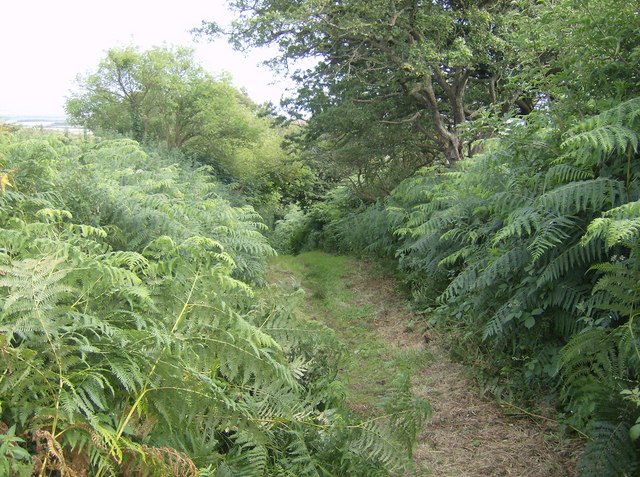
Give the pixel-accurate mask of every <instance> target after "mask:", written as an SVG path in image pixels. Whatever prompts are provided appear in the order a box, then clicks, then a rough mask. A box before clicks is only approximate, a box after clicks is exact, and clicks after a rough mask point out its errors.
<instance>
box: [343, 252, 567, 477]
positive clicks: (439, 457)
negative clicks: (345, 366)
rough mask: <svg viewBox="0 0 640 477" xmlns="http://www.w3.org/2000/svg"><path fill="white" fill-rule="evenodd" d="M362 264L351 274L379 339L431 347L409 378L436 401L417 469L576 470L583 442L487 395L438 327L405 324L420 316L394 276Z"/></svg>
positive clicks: (546, 473) (550, 475)
mask: <svg viewBox="0 0 640 477" xmlns="http://www.w3.org/2000/svg"><path fill="white" fill-rule="evenodd" d="M357 267H358V268H357V270H356V271H354V272H353V273H351V274H350V276H349V281H350V282H351V283H352V284H353V287H354V290H356V291H357V295H358V296H359V297H360V298H359V301H360V302H361V303H362V304H365V303H366V304H367V305H374V307H375V308H376V309H377V310H379V311H378V313H377V314H376V315H375V316H373V317H371V319H372V320H374V326H375V328H376V330H377V333H378V335H379V336H380V338H381V339H382V340H384V341H386V342H387V343H389V344H391V345H392V346H394V347H397V348H399V349H403V350H406V349H412V350H416V349H423V348H426V349H427V350H428V351H429V353H430V354H431V356H432V357H433V359H431V360H429V361H428V362H427V363H425V365H424V367H423V368H422V369H421V370H420V372H419V373H418V374H417V375H415V376H414V378H413V380H412V382H413V390H414V392H415V393H416V394H417V395H419V396H421V397H424V398H426V399H427V400H429V402H430V403H431V405H432V407H433V417H432V419H431V420H430V422H428V424H427V425H426V427H425V429H424V431H423V433H422V434H421V436H420V439H419V444H418V446H417V448H416V451H415V454H414V457H415V461H416V464H417V466H418V469H420V470H419V471H418V475H434V476H439V477H440V476H442V477H447V476H451V477H454V476H455V477H467V476H468V477H471V476H478V477H480V476H483V477H486V476H495V477H498V476H522V477H561V476H566V477H571V476H574V475H576V473H575V464H576V459H577V454H578V451H579V443H576V442H571V441H568V440H566V439H562V438H559V437H558V430H557V425H556V423H555V422H554V421H552V420H550V419H545V418H536V419H533V418H532V416H529V415H527V414H521V417H516V416H513V415H510V414H509V413H507V412H506V410H505V409H504V408H502V407H500V406H499V405H498V403H496V402H495V401H492V400H487V399H485V398H483V397H482V396H481V394H480V390H479V389H478V387H477V385H475V383H474V382H473V381H471V380H470V379H469V378H468V377H467V375H468V372H467V370H466V369H465V367H464V366H463V365H461V364H458V363H455V362H452V361H451V360H450V359H449V358H448V356H447V353H446V351H444V349H445V346H444V345H445V343H444V338H443V337H441V336H439V335H438V334H437V333H436V332H435V330H429V332H428V333H427V334H425V333H424V332H420V333H418V332H409V331H408V330H407V327H406V323H408V322H410V321H412V320H415V317H414V316H412V312H411V311H410V309H409V308H408V306H407V304H406V301H405V300H404V299H403V298H402V297H400V295H399V293H397V291H396V289H395V284H394V282H393V281H392V280H391V279H389V278H387V277H381V276H380V274H379V273H377V272H374V271H373V270H372V266H371V265H369V264H367V263H360V264H359V265H358V266H357Z"/></svg>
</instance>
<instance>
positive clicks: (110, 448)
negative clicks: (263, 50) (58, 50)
mask: <svg viewBox="0 0 640 477" xmlns="http://www.w3.org/2000/svg"><path fill="white" fill-rule="evenodd" d="M229 3H230V5H231V7H232V8H233V9H234V10H235V11H236V12H237V13H238V18H237V20H236V22H235V23H234V24H233V26H232V28H231V31H229V35H230V40H231V41H232V42H234V43H235V44H236V45H237V46H238V47H244V46H249V47H251V46H264V45H271V46H276V47H278V49H277V51H278V56H277V57H276V58H274V59H273V63H274V64H276V65H286V66H290V65H294V67H295V64H296V61H297V60H301V59H302V60H305V59H313V60H315V63H314V64H313V66H311V67H310V68H308V69H301V70H297V71H294V73H293V77H294V79H296V80H297V81H298V84H299V88H298V90H297V92H296V93H295V94H294V96H293V97H292V98H290V99H289V100H288V101H287V102H286V104H285V105H284V106H286V107H287V108H288V110H287V111H286V114H287V115H288V117H276V113H275V112H274V109H273V108H272V107H271V106H269V105H263V106H258V105H255V104H254V103H252V102H251V101H250V100H249V99H248V98H247V97H246V95H244V94H243V93H241V92H239V91H237V90H236V89H235V88H234V87H233V86H232V85H231V82H230V79H229V78H226V77H224V76H223V77H213V76H211V75H210V74H208V73H206V72H205V71H204V70H203V69H202V68H200V67H199V66H197V65H195V64H194V62H193V57H192V53H191V52H190V51H189V50H186V49H183V48H174V47H163V48H153V49H151V50H148V51H144V52H141V51H139V50H137V49H136V48H133V47H129V48H120V49H113V50H110V51H109V52H108V53H107V55H106V58H104V59H103V60H102V62H101V63H100V64H99V65H98V67H97V70H96V71H95V72H94V73H92V74H90V75H88V76H86V77H84V78H80V79H79V83H78V86H79V89H78V91H77V92H75V93H73V95H72V96H71V98H70V99H69V100H68V103H67V111H68V113H69V115H70V117H71V119H72V120H73V121H74V122H75V123H76V124H78V125H81V126H83V127H86V128H89V129H91V130H92V132H93V133H94V135H93V136H91V137H89V138H86V139H84V140H80V139H73V138H70V137H67V136H61V135H58V136H55V135H32V136H30V135H27V134H26V133H24V132H19V131H13V130H10V129H6V128H4V129H0V363H2V367H1V368H0V472H2V473H3V475H4V474H8V475H11V476H13V475H16V476H20V475H32V474H36V475H40V476H42V477H44V476H57V475H83V474H90V475H97V476H110V475H113V476H116V475H123V476H130V475H140V476H153V475H170V474H172V475H181V476H183V475H190V476H195V475H200V476H207V475H212V476H213V475H215V476H226V475H241V476H242V475H246V476H264V475H281V476H293V475H296V476H297V475H304V476H307V475H309V476H314V475H317V476H337V475H345V476H346V475H349V476H374V475H394V474H398V473H400V472H403V471H404V470H405V469H407V468H410V464H409V460H410V459H409V457H410V456H409V455H408V454H409V452H408V451H410V449H411V448H412V447H413V444H414V441H415V439H416V435H417V433H419V432H420V430H421V427H422V424H423V422H424V419H425V418H426V415H427V414H428V412H427V408H428V406H427V405H426V404H425V403H424V402H422V401H420V400H415V399H414V398H413V397H412V395H411V393H410V390H409V380H408V378H407V377H406V376H405V375H404V373H405V371H406V372H409V373H410V372H414V371H415V370H416V369H418V368H419V367H420V363H421V362H424V361H425V360H427V359H430V357H428V356H425V354H424V353H421V352H418V351H416V352H402V351H401V350H398V349H395V348H394V347H393V346H390V345H388V344H387V342H386V341H385V340H382V339H380V336H379V333H378V332H379V330H377V329H376V326H375V323H374V322H372V320H371V319H370V316H371V314H373V313H376V312H377V311H376V307H375V305H374V304H371V303H359V302H358V293H359V290H358V285H357V280H356V278H355V277H354V275H353V273H352V272H353V271H352V269H353V268H354V262H352V261H350V260H349V259H346V258H338V257H334V256H330V255H326V254H322V253H319V252H314V253H309V254H303V255H301V256H299V257H298V258H296V259H293V258H291V257H288V256H285V257H281V258H279V259H274V258H273V257H274V256H275V254H276V252H275V251H276V250H277V251H279V252H283V253H287V254H289V253H290V254H298V253H300V252H303V251H305V250H318V249H322V250H325V251H331V252H338V253H343V254H354V255H367V256H369V257H374V258H376V259H377V260H380V261H384V262H385V263H389V262H393V263H394V264H395V266H396V268H397V270H396V273H397V276H398V278H399V279H400V280H401V281H402V282H403V283H404V285H406V288H407V290H408V291H409V292H410V293H411V294H412V296H413V305H414V307H415V309H416V310H417V312H419V313H421V314H422V315H423V316H424V320H425V321H426V322H428V323H429V324H432V325H436V326H439V327H440V329H441V330H442V334H445V335H446V336H448V338H449V341H450V342H451V351H452V354H453V355H454V356H455V357H456V358H457V359H459V360H462V361H464V362H466V363H468V364H470V365H472V366H473V368H474V369H475V370H476V376H477V378H478V379H479V381H480V383H481V384H482V385H483V386H484V388H485V390H488V391H490V392H492V393H493V394H494V395H495V396H497V397H499V398H500V397H504V396H507V397H508V398H509V400H510V402H516V401H517V407H518V409H520V408H522V409H524V407H526V406H528V405H530V406H536V405H537V404H538V403H540V402H544V403H545V404H546V405H547V408H549V406H548V405H549V404H551V409H553V410H554V411H553V412H555V415H554V416H553V417H552V419H553V420H558V421H561V422H562V423H563V424H564V426H565V427H566V428H567V429H572V430H574V431H578V433H579V434H580V435H586V436H587V437H588V439H587V440H586V442H585V449H584V453H583V455H582V457H581V459H580V462H579V464H578V471H579V474H580V476H581V477H589V476H598V477H601V476H604V477H607V476H612V477H613V476H620V475H636V474H637V473H638V472H639V470H640V341H639V338H638V337H639V336H640V328H639V325H638V320H637V317H638V314H639V313H640V308H639V307H640V285H639V284H640V257H639V255H638V254H639V253H640V249H639V245H638V244H639V243H640V77H639V76H638V75H639V72H640V47H639V46H638V45H640V10H639V8H638V4H637V2H628V1H626V0H607V1H605V0H544V1H532V0H516V1H487V0H453V1H452V0H432V1H429V2H425V1H422V0H394V1H389V0H384V1H383V0H375V1H371V0H350V1H335V0H298V1H295V2H292V1H288V0H251V1H248V0H231V1H230V2H229ZM220 31H221V30H220V29H219V28H218V27H217V26H216V25H214V24H209V25H207V24H205V26H204V27H203V33H206V34H213V33H219V32H220ZM265 224H268V225H269V226H271V225H274V227H268V226H267V225H265ZM267 237H268V238H267ZM269 260H272V261H271V262H269ZM267 263H271V267H272V268H271V272H270V276H268V277H266V276H265V272H266V270H267ZM274 275H275V277H274ZM291 276H295V277H299V278H296V281H295V282H292V283H290V284H289V285H288V286H284V287H282V286H280V287H278V286H275V285H273V284H271V285H269V282H273V281H279V280H280V281H282V280H284V281H285V282H286V280H288V279H290V278H291ZM283 288H284V290H283ZM300 288H307V289H308V290H309V291H310V293H308V294H307V295H306V296H305V294H304V293H303V291H302V290H300ZM303 300H306V301H305V302H304V303H303ZM354 303H356V304H357V305H354ZM320 317H322V319H317V318H320ZM393 320H396V321H400V320H402V318H400V317H398V316H397V315H393ZM414 325H415V323H407V324H402V326H414ZM331 328H332V329H333V331H332V329H331ZM334 331H335V332H337V333H339V334H340V336H341V342H339V340H337V339H336V335H335V333H334ZM363 358H364V359H363ZM389 375H398V378H399V379H397V380H395V379H389ZM378 398H381V400H378ZM354 411H357V412H354ZM536 413H537V411H536ZM532 415H533V414H532Z"/></svg>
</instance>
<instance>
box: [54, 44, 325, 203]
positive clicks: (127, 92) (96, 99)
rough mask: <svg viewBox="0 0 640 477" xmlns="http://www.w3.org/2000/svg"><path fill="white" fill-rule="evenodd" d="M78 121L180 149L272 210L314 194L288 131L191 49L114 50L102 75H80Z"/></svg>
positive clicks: (74, 116)
mask: <svg viewBox="0 0 640 477" xmlns="http://www.w3.org/2000/svg"><path fill="white" fill-rule="evenodd" d="M78 87H79V89H78V91H77V92H75V93H73V94H72V96H71V97H70V98H69V99H68V100H67V105H66V109H67V113H68V115H69V117H70V120H71V121H72V122H73V123H74V124H77V125H80V126H83V127H86V128H88V129H90V130H92V131H93V132H95V133H96V134H98V135H100V136H107V137H108V136H110V135H114V134H117V135H120V136H122V135H125V136H128V137H131V138H133V139H135V140H136V141H139V142H140V143H142V144H145V145H151V146H153V147H156V146H160V147H162V148H163V149H166V150H168V151H176V150H179V151H180V152H181V153H182V154H183V155H185V156H186V157H188V158H189V159H191V160H193V161H195V162H197V163H198V164H202V165H208V166H211V167H212V168H213V169H214V171H215V173H216V175H217V177H218V178H219V179H221V180H224V181H225V182H227V183H233V184H234V185H235V189H236V190H238V192H239V194H240V195H241V196H242V197H243V200H245V201H246V200H248V201H250V202H251V204H253V205H255V206H256V207H257V208H259V209H260V210H262V211H263V213H264V215H268V214H269V213H270V214H274V213H276V214H277V213H279V207H280V204H281V203H284V204H286V203H288V202H291V201H294V200H297V201H303V202H304V200H305V198H306V196H307V195H311V196H313V189H314V177H313V175H312V173H311V171H310V170H309V168H308V167H306V166H305V165H304V164H302V163H301V162H300V161H298V160H296V158H295V156H291V155H288V154H287V153H286V152H285V151H284V150H283V149H282V147H281V145H282V142H283V137H284V135H285V133H286V132H287V129H286V128H284V127H281V126H278V125H277V124H276V122H275V121H274V119H272V118H269V117H268V116H269V114H268V109H266V110H265V108H260V107H258V106H257V105H255V104H254V103H253V102H252V101H251V100H250V99H249V98H248V97H247V96H246V95H245V94H244V93H242V92H240V91H238V90H237V89H236V88H235V87H234V86H233V85H232V84H231V80H230V78H228V77H225V76H222V77H219V78H215V77H213V76H211V75H210V74H208V73H207V72H205V71H204V70H203V68H202V67H200V66H198V65H196V64H195V63H194V59H193V52H192V51H191V50H188V49H185V48H168V47H163V48H153V49H151V50H148V51H144V52H140V51H138V50H137V49H135V48H133V47H128V48H122V49H118V48H114V49H111V50H109V52H108V53H107V56H106V58H104V59H103V60H102V61H101V62H100V64H99V66H98V69H97V71H96V72H95V73H93V74H90V75H87V76H86V77H80V78H79V79H78Z"/></svg>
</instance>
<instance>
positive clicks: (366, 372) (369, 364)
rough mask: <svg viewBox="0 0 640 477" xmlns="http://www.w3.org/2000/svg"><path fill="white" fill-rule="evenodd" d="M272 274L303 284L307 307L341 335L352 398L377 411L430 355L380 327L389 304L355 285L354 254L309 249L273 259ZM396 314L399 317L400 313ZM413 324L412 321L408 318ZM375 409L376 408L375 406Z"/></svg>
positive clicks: (343, 377) (343, 374) (288, 283)
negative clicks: (399, 343) (393, 341)
mask: <svg viewBox="0 0 640 477" xmlns="http://www.w3.org/2000/svg"><path fill="white" fill-rule="evenodd" d="M269 269H270V271H269V275H270V280H271V281H274V282H276V283H279V284H280V286H283V287H284V288H285V289H286V288H289V289H295V288H299V287H302V288H303V289H304V290H305V291H306V292H307V294H308V296H307V299H306V300H305V304H304V307H303V308H302V310H303V311H304V313H305V315H307V316H308V317H309V318H311V319H315V320H319V321H321V322H322V323H324V324H326V325H327V326H329V328H331V329H332V330H335V332H336V334H337V335H338V336H340V339H341V341H342V344H343V353H342V355H341V357H340V362H339V366H340V372H339V373H338V378H339V379H340V381H341V382H343V383H344V384H345V387H346V391H347V401H348V402H349V403H350V405H351V406H352V407H353V408H355V409H363V410H365V414H367V415H371V417H373V416H375V415H377V414H379V413H382V412H383V410H382V409H380V408H378V407H377V406H380V405H381V399H382V398H384V396H385V394H386V390H387V388H388V386H389V384H391V381H393V380H394V379H398V380H400V382H402V380H403V379H406V378H408V377H409V376H410V375H413V374H414V373H415V372H417V371H418V370H419V369H420V367H421V366H422V365H423V364H424V361H425V360H426V359H428V355H427V353H426V352H425V351H424V350H422V349H419V350H403V349H400V348H396V347H394V346H390V345H389V343H388V342H386V341H385V340H384V339H382V337H381V336H380V335H379V333H378V332H377V330H376V328H375V317H376V315H379V314H381V313H385V312H386V310H383V309H381V307H380V305H378V304H374V303H370V302H369V303H367V302H366V301H364V300H363V299H362V297H360V292H361V290H358V289H355V288H354V282H355V280H356V277H355V275H357V274H358V273H359V265H358V264H357V263H356V261H355V260H354V259H350V258H347V257H341V256H334V255H328V254H326V253H322V252H305V253H302V254H300V255H298V256H296V257H292V256H288V255H282V256H279V257H274V258H272V259H270V267H269ZM394 318H395V317H394ZM407 326H409V325H408V324H407ZM373 411H375V413H373V414H372V412H373Z"/></svg>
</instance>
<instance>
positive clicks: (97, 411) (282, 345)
mask: <svg viewBox="0 0 640 477" xmlns="http://www.w3.org/2000/svg"><path fill="white" fill-rule="evenodd" d="M0 163H1V164H2V166H1V167H2V172H1V175H0V184H1V190H0V206H1V208H0V451H1V452H0V473H1V474H2V475H7V476H29V475H32V474H34V475H41V476H45V475H50V476H54V475H95V476H111V475H112V476H119V475H122V476H132V475H139V476H141V475H147V476H151V475H158V476H160V475H161V476H166V475H175V476H195V475H203V476H204V475H212V476H213V475H215V476H231V475H233V476H263V475H282V476H285V475H288V476H291V475H309V476H313V475H316V476H334V475H350V476H353V475H361V476H371V475H388V474H389V473H391V472H394V471H395V470H398V469H401V468H402V467H403V466H405V465H406V463H407V457H406V456H407V450H408V447H407V446H409V447H410V445H411V442H412V440H413V439H414V438H415V435H414V433H415V429H416V426H415V423H416V422H417V423H421V422H423V420H424V417H425V412H426V409H425V407H424V406H418V407H416V406H414V402H413V398H412V397H411V395H410V394H409V392H408V384H407V383H406V382H404V383H401V382H399V383H398V385H397V386H395V387H392V388H390V395H389V396H388V399H387V404H386V407H385V409H386V411H387V416H386V418H384V419H375V420H371V421H366V422H362V421H361V420H359V419H357V418H356V417H355V416H354V415H353V414H352V413H351V412H350V411H349V409H348V407H347V405H346V403H345V401H344V392H343V390H342V387H341V385H340V383H339V382H337V381H335V375H336V371H337V366H339V362H340V351H339V346H338V345H337V342H336V340H335V338H334V336H333V333H332V332H330V330H328V329H326V328H325V327H324V326H322V325H320V324H319V323H316V322H313V321H310V320H306V319H302V318H299V317H297V315H296V313H295V303H296V300H298V299H299V298H300V296H299V294H296V295H292V296H281V295H278V293H277V292H276V290H275V289H273V290H269V292H268V293H259V290H256V288H255V287H254V286H253V285H252V284H255V283H258V282H260V281H261V280H262V272H263V270H264V266H265V260H266V258H267V257H269V256H270V255H272V254H273V253H274V252H273V249H272V248H271V247H270V246H269V244H268V243H267V240H266V238H265V237H264V235H263V234H262V232H263V230H264V225H262V222H261V219H260V217H259V216H258V215H257V214H256V212H255V211H254V210H253V209H252V208H251V207H249V206H245V207H234V206H232V205H231V204H230V202H229V201H228V200H227V199H226V198H225V196H226V192H225V191H224V189H223V187H222V186H221V185H220V184H219V183H217V182H216V181H214V180H213V179H212V176H211V174H210V173H209V171H207V170H206V168H204V169H203V168H200V169H194V168H192V167H190V166H188V165H186V164H185V161H184V158H180V157H178V156H175V157H174V156H167V155H166V154H160V153H156V152H150V153H149V152H145V151H144V150H143V149H142V148H141V147H140V146H139V144H138V143H136V142H134V141H132V140H130V139H121V140H90V141H82V140H71V139H69V138H65V137H63V136H55V135H49V136H47V135H40V136H38V135H33V136H28V135H25V134H22V133H12V132H9V131H6V130H1V131H0ZM417 428H418V429H419V428H420V426H418V427H417Z"/></svg>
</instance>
